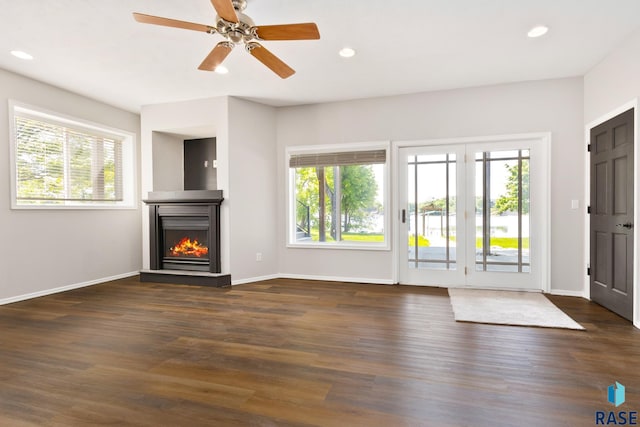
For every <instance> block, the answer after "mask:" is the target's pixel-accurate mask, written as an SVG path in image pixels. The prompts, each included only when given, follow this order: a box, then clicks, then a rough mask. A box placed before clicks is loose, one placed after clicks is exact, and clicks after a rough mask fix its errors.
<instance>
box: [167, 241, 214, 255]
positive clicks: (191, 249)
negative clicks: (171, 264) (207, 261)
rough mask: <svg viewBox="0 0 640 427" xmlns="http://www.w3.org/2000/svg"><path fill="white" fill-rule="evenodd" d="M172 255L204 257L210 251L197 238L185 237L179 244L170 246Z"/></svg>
mask: <svg viewBox="0 0 640 427" xmlns="http://www.w3.org/2000/svg"><path fill="white" fill-rule="evenodd" d="M169 252H170V253H171V255H172V256H188V257H198V258H201V257H204V256H206V255H207V254H208V253H209V248H208V247H206V246H203V245H201V244H200V242H198V241H197V240H195V239H194V240H191V239H190V238H188V237H184V238H183V239H182V240H180V242H178V244H177V245H175V246H174V247H172V248H169Z"/></svg>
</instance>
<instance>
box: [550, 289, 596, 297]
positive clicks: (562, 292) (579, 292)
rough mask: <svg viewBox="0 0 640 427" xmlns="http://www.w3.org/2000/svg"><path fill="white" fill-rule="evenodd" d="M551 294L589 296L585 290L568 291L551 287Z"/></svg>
mask: <svg viewBox="0 0 640 427" xmlns="http://www.w3.org/2000/svg"><path fill="white" fill-rule="evenodd" d="M548 293H549V294H550V295H558V296H562V297H579V298H587V297H586V295H585V294H584V291H568V290H566V289H551V290H550V291H549V292H548Z"/></svg>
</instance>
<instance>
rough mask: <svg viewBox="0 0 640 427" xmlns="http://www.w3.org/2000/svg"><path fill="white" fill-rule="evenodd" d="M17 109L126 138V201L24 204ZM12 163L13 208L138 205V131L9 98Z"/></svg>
mask: <svg viewBox="0 0 640 427" xmlns="http://www.w3.org/2000/svg"><path fill="white" fill-rule="evenodd" d="M16 110H23V111H26V112H28V114H30V115H32V116H39V117H42V118H43V119H44V120H53V121H55V122H57V123H62V124H69V125H71V126H76V127H77V126H80V127H82V128H85V129H90V130H96V131H98V132H100V133H103V134H110V135H116V136H118V137H121V138H122V140H123V141H122V182H123V189H122V190H123V194H122V195H123V200H122V201H121V202H115V203H111V202H109V203H104V202H93V203H92V202H72V201H67V202H65V203H64V204H62V203H61V204H50V205H48V204H42V205H22V204H18V201H17V194H16V181H17V170H16V157H15V156H16V129H15V113H16ZM9 163H10V171H11V209H16V210H22V209H24V210H31V209H39V210H41V209H47V210H49V209H75V210H83V209H88V210H111V209H136V208H137V203H136V200H137V190H136V189H137V180H136V167H135V165H136V134H135V133H132V132H128V131H125V130H122V129H117V128H113V127H109V126H106V125H103V124H99V123H95V122H91V121H88V120H84V119H79V118H77V117H72V116H69V115H65V114H62V113H58V112H55V111H50V110H47V109H44V108H40V107H37V106H33V105H29V104H25V103H22V102H19V101H15V100H12V99H10V100H9Z"/></svg>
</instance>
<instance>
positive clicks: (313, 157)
mask: <svg viewBox="0 0 640 427" xmlns="http://www.w3.org/2000/svg"><path fill="white" fill-rule="evenodd" d="M386 161H387V151H386V150H366V151H343V152H337V153H312V154H292V155H291V157H290V158H289V167H290V168H308V167H320V166H349V165H372V164H380V163H386Z"/></svg>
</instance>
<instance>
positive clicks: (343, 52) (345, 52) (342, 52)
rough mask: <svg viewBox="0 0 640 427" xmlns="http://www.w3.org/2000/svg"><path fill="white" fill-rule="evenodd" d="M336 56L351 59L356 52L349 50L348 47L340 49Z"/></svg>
mask: <svg viewBox="0 0 640 427" xmlns="http://www.w3.org/2000/svg"><path fill="white" fill-rule="evenodd" d="M338 54H339V55H340V56H342V57H343V58H351V57H352V56H353V55H355V54H356V51H355V50H353V49H351V48H350V47H343V48H342V49H340V52H338Z"/></svg>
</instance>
